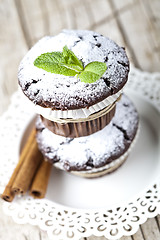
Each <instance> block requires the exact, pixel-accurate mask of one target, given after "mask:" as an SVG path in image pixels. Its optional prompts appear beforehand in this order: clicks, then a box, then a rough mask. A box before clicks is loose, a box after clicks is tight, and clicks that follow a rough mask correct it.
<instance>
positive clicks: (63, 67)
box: [34, 52, 79, 76]
mask: <svg viewBox="0 0 160 240" xmlns="http://www.w3.org/2000/svg"><path fill="white" fill-rule="evenodd" d="M34 65H35V66H36V67H38V68H42V69H43V70H45V71H47V72H51V73H55V74H62V75H65V76H75V75H76V74H78V73H79V71H78V70H76V67H74V66H72V65H69V64H67V63H66V59H65V58H64V56H63V53H61V52H51V53H43V54H41V55H40V56H39V57H38V58H36V60H35V61H34ZM75 66H76V65H75Z"/></svg>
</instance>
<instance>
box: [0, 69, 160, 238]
mask: <svg viewBox="0 0 160 240" xmlns="http://www.w3.org/2000/svg"><path fill="white" fill-rule="evenodd" d="M127 88H132V89H133V91H135V92H136V93H137V94H140V95H141V96H143V97H144V98H145V99H146V101H149V102H150V103H152V104H153V105H154V106H155V107H156V108H157V109H158V111H159V112H160V73H153V74H149V73H146V72H141V71H139V70H137V69H135V68H132V69H131V72H130V76H129V81H128V83H127ZM25 101H26V100H25V98H24V97H23V96H22V95H21V93H20V92H16V93H15V94H14V95H13V97H12V100H11V105H10V107H9V109H8V111H7V112H6V113H5V114H4V115H3V116H2V117H1V118H0V141H1V142H0V148H1V149H0V152H1V161H0V193H2V191H3V190H4V187H5V185H6V184H7V182H8V180H9V177H10V175H11V174H12V171H13V169H14V167H15V166H16V164H17V161H18V151H19V148H18V147H17V145H18V144H19V143H20V140H21V138H22V136H23V133H24V131H25V129H24V126H26V125H27V123H28V121H30V119H31V117H32V111H30V107H28V108H27V104H25ZM24 104H25V105H24ZM24 106H25V107H24ZM3 209H4V211H5V213H6V214H8V215H10V216H12V218H13V219H14V221H15V222H17V223H19V224H24V223H30V224H32V225H38V226H39V227H40V228H41V229H43V230H46V231H47V233H48V235H49V237H51V238H54V239H58V240H61V239H66V240H67V239H80V238H82V237H88V236H91V235H95V236H105V237H106V238H108V239H118V238H120V237H121V236H123V235H132V234H134V233H135V232H136V231H137V230H138V227H139V225H140V224H142V223H144V222H145V221H146V220H147V218H150V217H154V216H156V215H157V214H159V213H160V179H158V180H157V181H156V182H155V183H154V184H153V185H152V186H150V187H149V188H148V189H147V190H146V192H145V194H142V195H140V196H138V197H137V198H136V199H134V200H133V201H131V202H128V203H126V204H124V205H119V206H116V207H112V208H109V209H106V208H101V209H96V210H94V209H89V210H81V209H75V208H69V207H66V206H63V205H59V204H56V203H55V202H52V201H50V200H47V199H42V200H35V199H33V198H31V197H29V196H24V197H17V198H16V199H15V200H14V201H13V202H12V203H7V202H4V203H3Z"/></svg>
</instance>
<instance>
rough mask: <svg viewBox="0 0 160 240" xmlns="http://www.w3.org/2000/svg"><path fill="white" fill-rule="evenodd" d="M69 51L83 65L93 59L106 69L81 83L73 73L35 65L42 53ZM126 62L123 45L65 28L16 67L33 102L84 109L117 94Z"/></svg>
mask: <svg viewBox="0 0 160 240" xmlns="http://www.w3.org/2000/svg"><path fill="white" fill-rule="evenodd" d="M65 45H66V46H67V47H68V49H70V50H72V51H73V53H74V54H75V55H76V57H78V59H80V60H81V61H82V63H83V65H84V67H85V66H86V65H87V64H88V63H90V62H93V61H99V62H105V63H106V65H107V70H106V72H105V73H104V74H103V76H102V77H101V78H100V79H99V80H97V81H96V82H94V83H85V82H81V80H80V79H79V78H77V77H76V76H64V75H59V74H54V73H50V72H47V71H45V70H43V69H40V68H37V67H36V66H34V60H35V59H36V58H37V57H38V56H40V55H41V54H42V53H47V52H54V51H62V49H63V47H64V46H65ZM128 72H129V61H128V57H127V55H126V52H125V50H124V48H123V47H119V46H118V45H117V44H116V43H115V42H114V41H112V40H110V39H109V38H107V37H104V36H102V35H100V34H98V33H95V32H93V31H86V30H85V31H83V30H64V31H63V32H62V33H60V34H59V35H57V36H52V37H50V36H47V37H44V38H42V39H41V40H40V41H38V43H37V44H35V45H34V46H33V47H32V48H31V49H30V50H29V52H28V53H27V54H26V56H25V57H24V58H23V60H22V61H21V63H20V66H19V72H18V80H19V84H20V86H21V88H22V90H23V92H24V94H25V95H26V96H27V97H28V98H29V99H30V100H31V101H33V103H35V104H38V105H40V106H42V107H49V108H51V109H52V110H54V109H57V110H58V109H59V110H67V109H79V108H86V107H89V106H91V105H93V104H96V103H97V102H100V101H102V100H104V99H105V98H107V97H108V96H110V95H112V94H115V93H117V92H118V91H119V90H120V89H122V87H123V86H124V85H125V83H126V81H127V79H128Z"/></svg>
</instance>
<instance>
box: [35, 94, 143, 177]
mask: <svg viewBox="0 0 160 240" xmlns="http://www.w3.org/2000/svg"><path fill="white" fill-rule="evenodd" d="M138 121H139V120H138V113H137V111H136V109H135V107H134V105H133V103H132V102H131V101H130V100H129V98H128V97H127V96H126V95H124V94H123V95H122V97H121V100H120V101H119V102H117V104H116V112H115V116H114V117H113V118H112V120H111V122H110V123H109V124H108V125H107V126H106V127H104V128H103V129H102V130H100V131H98V132H96V133H94V134H91V135H89V136H85V137H79V138H66V137H62V136H58V135H56V134H54V133H52V132H51V131H49V130H48V129H47V128H46V127H45V126H44V124H43V122H42V120H41V119H40V117H38V119H37V122H36V128H37V142H38V146H39V149H40V150H41V152H42V153H43V155H44V157H45V158H46V159H47V160H48V161H50V162H51V163H53V164H54V165H55V166H56V167H58V168H60V169H63V170H65V171H69V172H72V173H74V174H78V175H80V176H83V177H98V176H101V175H103V174H106V173H108V172H112V171H114V170H115V169H117V168H118V167H119V166H120V165H121V164H122V163H123V162H124V161H125V159H126V158H127V156H128V154H129V153H130V150H131V148H132V147H133V145H134V142H135V136H136V133H137V130H138Z"/></svg>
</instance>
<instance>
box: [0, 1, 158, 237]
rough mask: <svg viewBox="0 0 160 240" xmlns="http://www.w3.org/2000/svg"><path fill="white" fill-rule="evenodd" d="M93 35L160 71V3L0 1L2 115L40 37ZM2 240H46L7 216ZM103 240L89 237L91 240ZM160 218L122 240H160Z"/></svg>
mask: <svg viewBox="0 0 160 240" xmlns="http://www.w3.org/2000/svg"><path fill="white" fill-rule="evenodd" d="M64 28H67V29H91V30H95V31H97V32H99V33H102V34H104V35H106V36H109V37H110V38H112V39H113V40H115V41H116V42H117V43H118V44H119V45H121V46H125V47H126V50H127V53H128V56H129V58H130V60H131V62H132V63H133V64H134V65H135V66H136V67H137V68H140V69H141V70H144V71H149V72H155V71H160V0H152V1H151V0H121V1H120V0H0V115H1V114H2V113H3V112H4V111H5V110H6V108H7V106H8V104H9V102H10V96H11V95H12V93H13V92H14V91H16V89H17V68H18V65H19V62H20V60H21V59H22V57H23V56H24V55H25V53H26V52H27V51H28V49H29V48H30V47H31V46H32V45H33V44H34V43H35V42H36V41H37V40H38V39H40V38H41V37H43V36H45V35H55V34H57V33H59V32H60V31H61V30H62V29H64ZM1 205H2V202H0V239H2V240H4V239H7V240H12V239H14V240H16V239H21V240H23V239H25V240H27V239H28V240H30V239H34V240H47V239H48V237H47V234H46V233H45V232H43V231H41V230H40V229H39V228H38V227H34V226H30V225H18V224H15V223H14V222H13V220H12V219H11V218H10V217H7V216H5V215H4V214H3V212H2V207H1ZM95 239H97V240H98V239H99V240H100V239H101V240H104V238H95V237H90V238H87V240H95ZM159 239H160V216H157V217H155V218H153V219H149V220H148V221H147V222H146V223H144V224H142V225H141V226H140V228H139V230H138V232H137V233H136V234H134V235H133V236H131V237H123V238H121V240H159Z"/></svg>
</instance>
